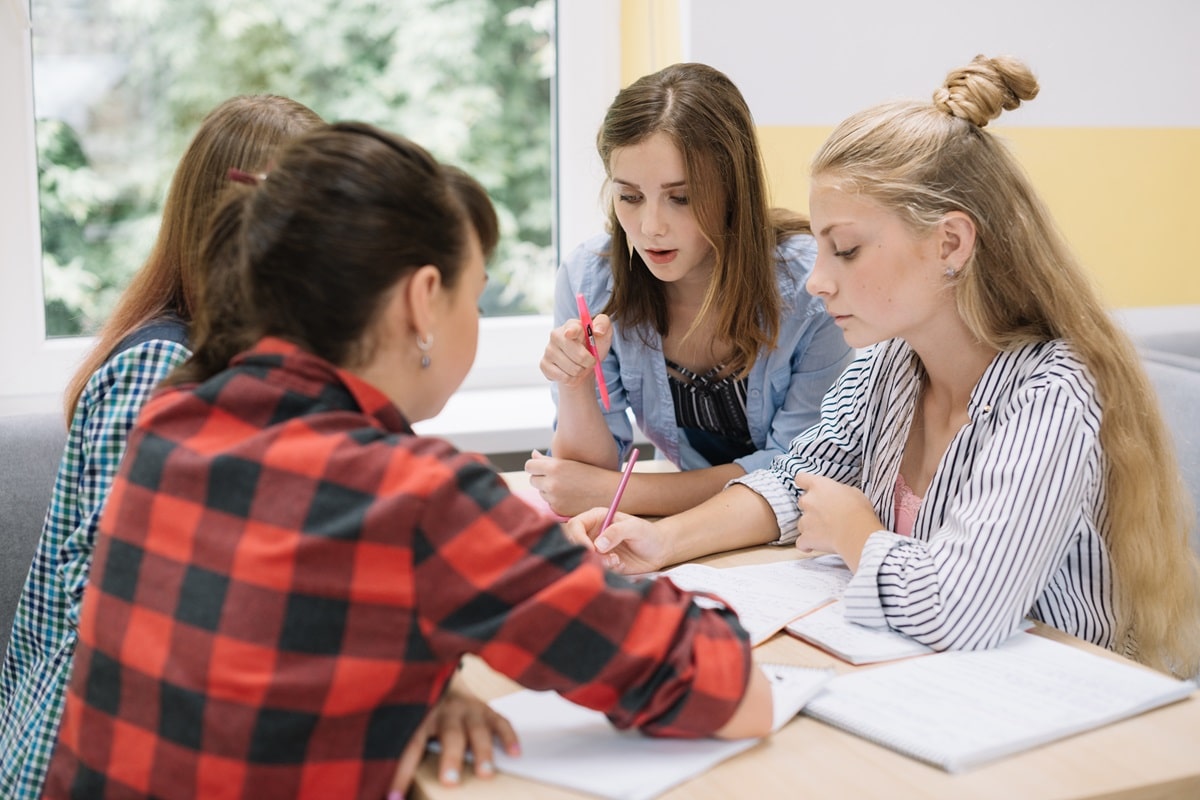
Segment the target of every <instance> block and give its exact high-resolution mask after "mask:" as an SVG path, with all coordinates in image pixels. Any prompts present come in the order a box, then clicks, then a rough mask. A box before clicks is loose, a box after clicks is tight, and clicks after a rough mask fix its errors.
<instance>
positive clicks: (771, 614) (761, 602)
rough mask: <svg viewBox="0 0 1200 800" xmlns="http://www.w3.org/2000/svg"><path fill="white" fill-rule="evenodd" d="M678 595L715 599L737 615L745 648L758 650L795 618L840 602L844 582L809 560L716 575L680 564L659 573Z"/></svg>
mask: <svg viewBox="0 0 1200 800" xmlns="http://www.w3.org/2000/svg"><path fill="white" fill-rule="evenodd" d="M662 575H663V577H667V578H670V579H671V581H672V582H673V583H674V584H675V585H676V586H678V587H679V588H680V589H686V590H688V591H692V592H707V593H709V594H714V595H716V596H717V597H720V598H721V600H723V601H724V602H725V603H726V604H727V605H728V606H729V607H730V608H732V609H733V610H734V611H736V612H737V615H738V619H739V620H740V621H741V623H742V627H744V628H745V629H746V632H747V633H749V634H750V642H751V644H760V643H761V642H764V641H766V640H767V639H768V638H770V637H771V635H772V634H774V633H776V632H777V631H779V630H781V629H782V628H783V626H784V625H786V624H787V623H789V622H791V621H792V620H794V619H795V618H796V617H798V616H800V615H801V614H805V613H807V612H809V611H811V610H812V609H814V608H816V607H818V606H820V605H823V604H824V603H828V602H829V601H830V600H833V599H835V598H838V597H841V596H842V592H843V591H844V590H845V588H846V584H847V583H849V582H850V570H848V569H846V568H845V567H844V566H837V565H830V564H826V563H819V562H816V561H815V560H814V559H797V560H793V561H779V562H776V563H774V564H754V565H751V566H745V567H725V568H724V569H718V568H715V567H707V566H704V565H703V564H683V565H681V566H678V567H674V568H672V569H669V570H667V571H666V572H664V573H662Z"/></svg>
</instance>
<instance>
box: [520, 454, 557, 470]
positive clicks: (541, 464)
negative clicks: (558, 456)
mask: <svg viewBox="0 0 1200 800" xmlns="http://www.w3.org/2000/svg"><path fill="white" fill-rule="evenodd" d="M552 460H553V459H551V458H550V456H546V455H542V454H541V453H539V452H538V451H537V450H534V451H532V452H531V453H530V454H529V458H528V459H527V460H526V461H525V471H526V472H528V473H529V474H530V475H545V474H546V467H547V462H549V461H552Z"/></svg>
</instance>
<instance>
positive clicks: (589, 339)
mask: <svg viewBox="0 0 1200 800" xmlns="http://www.w3.org/2000/svg"><path fill="white" fill-rule="evenodd" d="M575 304H576V305H578V306H579V321H580V322H581V323H583V334H584V339H583V346H584V347H586V348H587V349H588V352H589V353H591V354H592V358H594V359H596V386H597V387H598V388H599V389H600V402H601V403H603V404H604V410H605V411H608V410H609V403H608V384H607V383H605V381H604V370H603V369H602V368H601V367H600V354H599V351H598V350H596V337H595V336H593V335H592V315H591V314H590V313H588V307H587V303H586V302H584V300H583V295H582V294H577V295H575Z"/></svg>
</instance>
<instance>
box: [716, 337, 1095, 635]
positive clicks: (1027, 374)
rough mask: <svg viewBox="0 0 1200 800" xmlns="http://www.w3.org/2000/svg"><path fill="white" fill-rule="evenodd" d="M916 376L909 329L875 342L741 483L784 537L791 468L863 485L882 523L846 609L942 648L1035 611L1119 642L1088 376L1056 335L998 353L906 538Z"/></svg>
mask: <svg viewBox="0 0 1200 800" xmlns="http://www.w3.org/2000/svg"><path fill="white" fill-rule="evenodd" d="M920 375H921V367H920V363H919V361H918V359H917V357H916V354H915V353H914V352H913V351H912V349H911V348H910V347H909V346H908V345H907V344H906V343H904V342H903V341H901V340H891V341H887V342H883V343H881V344H878V345H876V346H875V347H873V348H871V350H870V351H869V352H867V353H865V354H864V355H863V356H862V357H861V358H859V359H858V360H857V361H855V362H854V363H853V364H852V365H851V366H850V367H848V368H847V370H846V372H845V373H844V374H843V375H842V377H841V378H840V379H839V380H838V382H837V384H835V385H834V387H833V388H832V389H830V391H829V393H828V394H827V395H826V396H825V400H824V403H823V404H822V408H821V421H820V422H819V423H818V424H817V425H815V426H814V427H812V428H810V429H809V430H807V431H806V432H804V433H803V434H801V435H800V436H798V437H796V439H795V440H794V441H793V442H792V445H791V449H790V451H789V452H787V453H785V454H783V455H781V456H778V457H777V458H776V459H775V460H774V462H773V463H772V465H771V467H769V468H767V469H763V470H759V471H757V472H753V473H750V474H749V475H747V476H745V477H743V478H739V479H738V482H740V483H744V484H746V485H747V486H749V487H750V488H751V489H753V490H754V491H756V492H758V493H759V494H761V495H762V496H763V497H764V498H766V500H767V501H768V502H769V503H770V504H771V507H772V508H773V509H774V511H775V514H776V516H777V517H778V520H779V529H780V542H781V543H787V542H790V541H792V540H794V539H795V538H796V530H795V527H796V520H797V518H798V512H797V509H796V500H797V498H798V492H797V490H796V487H795V485H794V482H793V478H794V476H795V475H796V473H798V472H810V473H815V474H818V475H824V476H826V477H830V478H833V479H835V480H838V481H840V482H842V483H846V484H849V485H852V486H856V487H858V488H860V489H862V491H863V492H864V493H865V494H866V495H867V497H868V498H870V500H871V503H872V504H873V505H874V507H875V511H876V513H877V514H878V515H879V518H880V520H882V521H883V523H884V524H885V525H886V526H887V527H888V529H889V530H883V531H877V532H876V533H874V534H872V535H871V537H870V538H869V539H868V540H867V543H866V545H865V547H864V548H863V553H862V559H861V563H860V565H859V568H858V571H857V573H856V574H855V575H854V578H853V579H852V580H851V581H850V585H849V586H848V588H847V590H846V594H845V598H844V600H845V604H846V615H847V618H848V619H852V620H854V621H855V622H859V623H862V624H864V625H868V626H871V627H877V628H878V627H888V626H890V627H892V628H894V629H896V630H899V631H902V632H904V633H906V634H908V635H909V636H912V637H913V638H914V639H916V640H918V641H920V642H924V643H925V644H927V645H929V646H931V647H933V648H934V649H937V650H945V649H974V648H983V647H990V646H992V645H995V644H998V643H999V642H1001V641H1003V640H1005V639H1006V638H1008V637H1009V636H1010V635H1011V634H1013V633H1014V632H1015V631H1016V630H1017V629H1018V626H1019V624H1020V622H1021V619H1022V618H1023V617H1025V616H1027V615H1029V616H1032V617H1034V618H1035V619H1039V620H1042V621H1043V622H1045V623H1047V624H1049V625H1053V626H1054V627H1056V628H1058V629H1060V630H1063V631H1066V632H1067V633H1070V634H1073V635H1075V636H1078V637H1080V638H1082V639H1086V640H1087V641H1090V642H1094V643H1095V644H1098V645H1101V646H1103V647H1109V648H1112V647H1113V646H1114V643H1113V630H1114V623H1115V613H1116V612H1115V606H1114V602H1113V575H1112V562H1111V560H1110V558H1109V554H1108V550H1107V548H1106V547H1105V545H1104V542H1103V540H1102V539H1101V536H1100V530H1101V529H1102V527H1103V526H1104V524H1105V514H1106V509H1105V488H1104V464H1103V453H1102V452H1101V448H1100V440H1099V430H1100V401H1099V398H1098V397H1097V395H1096V388H1095V382H1094V381H1093V379H1092V376H1091V374H1090V373H1089V372H1088V371H1087V370H1086V368H1085V367H1084V366H1083V364H1082V363H1081V362H1080V361H1079V360H1078V359H1077V358H1076V356H1075V354H1074V353H1073V351H1072V350H1071V348H1070V346H1069V345H1068V344H1066V343H1065V342H1063V341H1051V342H1043V343H1040V344H1036V345H1030V346H1027V347H1024V348H1021V349H1019V350H1016V351H1013V352H1006V353H1001V354H999V355H998V356H996V358H995V360H994V361H993V362H992V364H991V365H990V366H989V367H988V368H987V370H986V371H985V372H984V374H983V377H982V378H981V379H980V380H979V383H978V384H977V385H976V386H975V389H974V391H973V392H972V394H971V400H970V403H969V405H968V413H969V416H970V420H971V421H970V422H969V423H967V424H966V425H965V426H963V428H962V429H961V430H960V431H959V432H958V434H957V435H956V436H955V437H954V439H953V441H951V443H950V446H949V448H948V449H947V450H946V453H945V455H944V456H943V457H942V461H941V463H940V464H939V466H938V469H937V472H936V473H935V474H934V476H933V481H932V482H931V483H930V486H929V489H928V491H927V492H926V494H925V499H924V501H923V502H922V504H921V510H920V513H919V514H918V515H917V519H916V522H915V524H914V526H913V532H912V537H911V538H909V537H905V536H900V535H899V534H896V533H892V532H891V530H890V529H891V528H893V527H894V526H895V520H894V516H895V508H894V504H893V491H894V489H895V486H896V476H897V474H898V473H899V470H900V458H901V456H902V455H903V452H904V445H905V442H906V441H907V440H908V430H909V425H910V424H911V422H912V419H913V411H914V409H915V405H916V402H917V398H918V394H919V390H920Z"/></svg>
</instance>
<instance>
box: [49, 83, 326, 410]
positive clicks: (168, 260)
mask: <svg viewBox="0 0 1200 800" xmlns="http://www.w3.org/2000/svg"><path fill="white" fill-rule="evenodd" d="M322 122H323V121H322V119H321V118H320V117H319V116H317V114H316V112H314V111H313V110H312V109H310V108H308V107H307V106H305V105H303V104H301V103H297V102H296V101H295V100H290V99H288V98H286V97H279V96H277V95H242V96H238V97H232V98H230V99H229V100H226V101H225V102H223V103H221V104H220V105H219V106H217V107H216V108H214V109H213V110H212V111H210V112H209V113H208V114H207V115H206V116H205V117H204V120H203V121H202V122H201V123H200V128H199V129H198V130H197V131H196V134H195V136H193V137H192V141H191V143H190V144H189V145H188V148H187V150H186V151H185V152H184V154H183V158H182V159H180V161H179V166H178V167H176V169H175V175H174V177H173V178H172V180H171V189H170V191H169V193H168V194H167V199H166V202H165V203H164V204H163V214H162V223H161V225H160V227H159V231H158V238H157V239H156V240H155V242H154V249H153V250H151V252H150V256H149V258H147V259H146V263H145V264H143V265H142V267H141V269H139V270H138V272H137V274H135V275H134V276H133V280H132V281H130V283H129V286H128V287H127V288H126V289H125V291H124V292H123V293H122V294H121V298H120V300H118V301H117V306H116V308H115V309H114V310H113V312H112V314H111V315H110V316H109V318H108V320H107V321H106V322H105V323H104V327H103V328H101V329H100V333H99V334H97V336H96V343H95V344H94V345H93V346H92V349H91V350H90V351H89V352H88V354H87V357H86V358H84V360H83V363H82V364H81V365H80V366H79V368H78V369H77V370H76V371H75V374H74V375H73V376H72V377H71V380H70V382H69V383H68V384H67V389H66V393H65V400H64V410H65V412H66V417H67V424H68V425H70V424H71V418H72V417H73V416H74V415H75V407H76V406H77V405H78V404H79V397H80V395H82V394H83V388H84V387H85V386H86V385H87V382H88V380H89V379H90V378H91V377H92V373H94V372H95V371H96V370H97V369H99V368H100V366H101V365H102V364H103V363H104V362H105V361H106V360H107V359H108V357H109V353H111V352H112V349H113V348H114V347H115V346H116V345H117V344H118V343H119V342H120V341H121V340H122V339H124V338H125V337H126V336H127V335H129V334H130V333H132V332H133V331H135V330H137V329H138V328H139V327H141V326H142V325H143V324H145V323H146V322H148V321H150V320H152V319H154V318H155V317H159V316H162V315H163V314H166V313H168V312H169V313H173V314H175V315H176V316H178V317H179V318H180V319H182V320H183V321H184V322H188V321H190V320H191V318H192V315H193V312H194V311H195V308H196V306H197V304H198V302H199V293H200V286H201V282H202V280H203V277H204V270H203V266H202V263H201V258H200V252H201V249H202V247H203V243H204V237H205V235H206V234H207V232H208V222H209V217H211V216H212V214H213V211H214V210H215V209H216V207H217V199H218V197H219V196H220V194H221V192H222V191H223V190H224V189H225V188H226V185H227V177H226V175H227V172H228V170H229V168H230V167H237V168H239V169H242V170H244V171H247V172H260V171H262V170H264V169H265V168H266V167H267V166H268V162H269V161H270V159H271V158H272V157H273V156H274V154H275V151H276V149H277V148H278V147H279V145H280V144H282V143H283V142H285V141H287V140H289V139H291V138H293V137H295V136H297V135H298V134H300V133H303V132H304V131H306V130H310V129H311V128H314V127H316V126H317V125H320V124H322Z"/></svg>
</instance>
